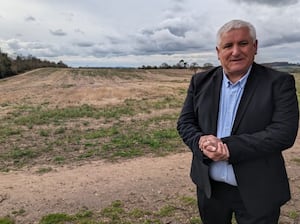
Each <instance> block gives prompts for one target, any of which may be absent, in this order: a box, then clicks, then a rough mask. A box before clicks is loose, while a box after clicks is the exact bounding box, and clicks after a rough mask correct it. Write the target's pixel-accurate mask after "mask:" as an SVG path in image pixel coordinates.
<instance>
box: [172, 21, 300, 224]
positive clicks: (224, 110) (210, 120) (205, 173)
mask: <svg viewBox="0 0 300 224" xmlns="http://www.w3.org/2000/svg"><path fill="white" fill-rule="evenodd" d="M216 50H217V55H218V59H219V61H220V63H221V66H220V67H216V68H214V69H212V70H209V71H206V72H202V73H199V74H195V75H194V76H193V77H192V79H191V82H190V86H189V88H188V92H187V97H186V99H185V102H184V105H183V108H182V112H181V114H180V117H179V119H178V124H177V130H178V132H179V134H180V136H181V138H182V139H183V141H184V142H185V144H186V145H187V146H188V147H189V148H190V149H191V151H192V153H193V159H192V166H191V178H192V180H193V182H194V183H195V184H196V185H197V198H198V207H199V212H200V217H201V219H202V221H203V223H204V224H227V223H231V219H232V215H233V214H234V215H235V219H236V220H237V222H238V223H239V224H275V223H276V224H277V223H278V220H279V215H280V207H281V206H282V205H283V204H284V203H286V202H287V201H288V200H289V199H290V189H289V183H288V178H287V173H286V169H285V163H284V159H283V156H282V151H283V150H285V149H288V148H290V147H291V146H292V145H293V144H294V141H295V138H296V135H297V131H298V120H299V111H298V101H297V96H296V89H295V81H294V78H293V76H292V75H290V74H287V73H282V72H278V71H275V70H273V69H270V68H267V67H264V66H262V65H258V64H256V63H255V62H254V58H255V55H256V53H257V40H256V32H255V28H254V27H253V26H252V25H251V24H250V23H248V22H245V21H241V20H232V21H230V22H228V23H226V24H225V25H224V26H222V27H221V28H220V30H219V31H218V34H217V47H216Z"/></svg>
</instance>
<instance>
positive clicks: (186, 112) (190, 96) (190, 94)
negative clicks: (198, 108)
mask: <svg viewBox="0 0 300 224" xmlns="http://www.w3.org/2000/svg"><path fill="white" fill-rule="evenodd" d="M195 85H196V84H195V76H193V77H192V79H191V82H190V85H189V88H188V91H187V96H186V98H185V101H184V104H183V107H182V111H181V113H180V116H179V119H178V121H177V131H178V133H179V135H180V137H181V138H182V140H183V142H184V143H185V144H186V145H187V146H188V147H189V148H190V149H191V151H192V152H193V154H194V155H195V156H197V157H198V158H199V159H203V154H202V153H201V151H200V149H199V145H198V142H199V139H200V137H201V135H203V133H202V131H201V130H200V128H199V125H198V123H197V118H196V116H195V109H194V95H195V90H196V89H195V88H196V86H195Z"/></svg>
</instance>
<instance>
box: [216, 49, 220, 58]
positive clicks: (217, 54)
mask: <svg viewBox="0 0 300 224" xmlns="http://www.w3.org/2000/svg"><path fill="white" fill-rule="evenodd" d="M216 51H217V55H218V60H220V57H219V48H218V46H216Z"/></svg>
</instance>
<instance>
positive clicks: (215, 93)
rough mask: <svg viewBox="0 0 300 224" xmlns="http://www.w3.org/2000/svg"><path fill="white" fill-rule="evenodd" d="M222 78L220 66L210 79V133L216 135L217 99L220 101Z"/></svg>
mask: <svg viewBox="0 0 300 224" xmlns="http://www.w3.org/2000/svg"><path fill="white" fill-rule="evenodd" d="M222 80H223V70H222V68H220V69H218V70H217V71H216V73H215V75H214V76H213V80H212V102H211V103H212V107H211V108H212V110H211V123H212V133H213V134H215V135H217V126H218V115H219V112H218V111H219V101H220V92H221V86H222Z"/></svg>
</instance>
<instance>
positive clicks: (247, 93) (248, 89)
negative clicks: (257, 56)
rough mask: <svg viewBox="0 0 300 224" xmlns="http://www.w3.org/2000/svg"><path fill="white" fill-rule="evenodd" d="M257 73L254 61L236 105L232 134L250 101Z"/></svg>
mask: <svg viewBox="0 0 300 224" xmlns="http://www.w3.org/2000/svg"><path fill="white" fill-rule="evenodd" d="M259 77H260V76H259V74H258V71H257V66H256V64H255V63H254V64H253V66H252V69H251V72H250V74H249V77H248V80H247V83H246V85H245V89H244V92H243V95H242V98H241V101H240V104H239V107H238V111H237V113H236V116H235V120H234V124H233V127H232V132H231V133H232V134H234V133H235V132H236V131H237V128H238V126H239V123H240V121H241V119H242V117H243V116H244V114H245V113H246V109H247V105H248V104H249V103H250V101H251V99H252V96H253V94H254V92H255V89H256V87H257V85H258V84H259Z"/></svg>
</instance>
